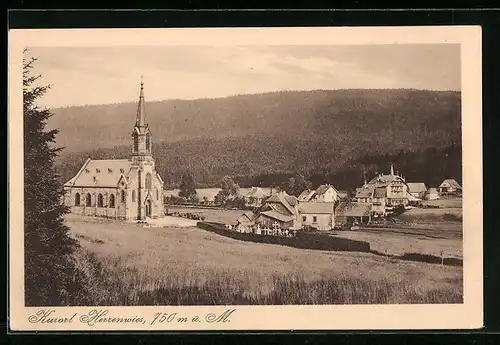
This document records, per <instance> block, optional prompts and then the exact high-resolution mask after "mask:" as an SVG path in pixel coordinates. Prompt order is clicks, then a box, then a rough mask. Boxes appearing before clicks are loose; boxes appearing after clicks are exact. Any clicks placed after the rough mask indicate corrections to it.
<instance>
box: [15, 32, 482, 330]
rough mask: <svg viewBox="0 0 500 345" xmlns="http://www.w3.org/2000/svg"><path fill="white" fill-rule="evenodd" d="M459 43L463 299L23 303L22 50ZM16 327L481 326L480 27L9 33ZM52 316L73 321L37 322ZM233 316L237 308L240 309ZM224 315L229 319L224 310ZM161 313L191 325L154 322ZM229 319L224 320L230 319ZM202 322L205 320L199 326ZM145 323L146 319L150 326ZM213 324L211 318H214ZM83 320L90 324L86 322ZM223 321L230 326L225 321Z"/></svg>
mask: <svg viewBox="0 0 500 345" xmlns="http://www.w3.org/2000/svg"><path fill="white" fill-rule="evenodd" d="M432 43H435V44H443V43H459V44H461V61H462V71H461V76H462V84H461V86H462V88H461V91H462V145H463V159H462V161H463V211H464V214H463V222H464V223H463V224H464V227H463V228H464V236H463V258H464V265H463V272H464V303H463V304H442V305H432V304H431V305H324V306H172V307H168V306H166V307H165V306H164V307H161V306H154V307H54V308H34V307H24V264H23V262H24V254H23V253H24V251H23V248H24V247H23V237H24V236H23V233H24V230H23V228H24V226H23V219H24V216H23V193H24V188H23V135H22V133H23V121H22V55H23V48H24V47H35V46H37V47H40V46H47V47H49V46H50V47H54V46H59V47H62V46H80V47H85V46H88V47H95V46H110V45H114V46H118V45H121V46H141V45H142V46H160V45H161V46H163V45H172V46H176V45H192V46H197V45H198V46H199V45H205V46H207V45H211V46H221V45H228V46H231V45H233V46H234V45H240V46H243V45H344V44H346V45H355V44H357V45H362V44H432ZM8 54H9V89H8V94H9V103H8V105H9V108H8V109H9V123H8V127H9V132H8V135H9V136H8V138H9V146H8V152H9V194H10V195H9V205H10V207H9V222H10V224H9V225H10V226H9V241H10V242H9V272H10V277H9V293H10V295H9V306H10V310H9V323H10V328H11V330H12V331H16V330H19V331H43V330H47V331H63V330H64V331H66V330H73V331H77V330H81V331H102V330H114V331H125V330H170V331H179V330H192V331H201V330H292V329H293V330H377V329H378V330H399V329H415V330H418V329H458V328H460V329H475V328H480V327H482V325H483V248H482V247H483V246H482V243H483V232H482V229H483V226H482V121H481V117H482V89H481V27H479V26H439V27H438V26H434V27H432V26H425V27H424V26H421V27H337V28H325V27H318V28H252V29H250V28H232V29H226V28H209V29H208V28H203V29H91V30H86V29H85V30H81V29H69V30H66V29H65V30H11V31H10V32H9V52H8ZM42 309H44V310H48V311H50V310H54V312H53V313H54V315H57V317H61V318H63V317H66V318H71V317H73V319H72V320H74V322H71V323H51V324H40V323H33V322H30V316H31V315H35V314H36V313H37V312H39V311H40V310H42ZM92 310H107V311H108V314H107V317H110V316H119V317H131V318H133V317H136V318H140V317H142V318H143V319H144V320H145V321H146V322H144V323H142V322H139V323H130V324H116V323H115V324H109V323H95V324H93V325H90V324H89V323H88V322H87V323H86V322H82V318H83V319H85V318H84V316H85V315H87V314H88V313H89V312H91V311H92ZM233 310H234V311H233ZM225 312H226V314H224V313H225ZM155 313H167V314H171V313H177V317H185V318H187V319H188V320H189V322H187V323H179V322H167V321H166V320H165V321H164V322H162V323H160V322H157V323H154V324H150V322H149V321H150V320H151V319H152V318H153V317H154V315H155ZM224 316H227V317H226V318H225V320H224ZM195 317H198V318H199V319H201V320H200V321H199V322H195V321H193V320H194V318H195ZM146 319H147V320H146ZM210 320H212V322H210ZM83 321H85V320H83ZM224 321H226V322H224Z"/></svg>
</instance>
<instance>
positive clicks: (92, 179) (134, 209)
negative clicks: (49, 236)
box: [64, 82, 164, 220]
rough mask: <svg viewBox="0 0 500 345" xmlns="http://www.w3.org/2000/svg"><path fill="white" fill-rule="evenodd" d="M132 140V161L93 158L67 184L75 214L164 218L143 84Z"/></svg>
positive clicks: (67, 199) (66, 197) (66, 200)
mask: <svg viewBox="0 0 500 345" xmlns="http://www.w3.org/2000/svg"><path fill="white" fill-rule="evenodd" d="M132 139H133V140H132V154H131V157H130V158H129V159H109V160H92V159H90V158H89V159H87V161H86V162H85V163H84V164H83V166H82V167H81V169H80V170H79V171H78V173H77V174H76V175H75V176H74V177H73V178H71V179H70V180H69V181H68V182H66V183H65V184H64V191H65V194H64V204H65V205H66V206H68V207H69V208H70V211H71V213H74V214H79V215H87V216H97V217H108V218H115V219H137V220H145V219H146V218H158V217H163V216H164V211H163V207H164V206H163V180H162V179H161V177H160V175H159V174H158V172H157V171H156V168H155V161H154V159H153V154H152V135H151V131H150V129H149V126H148V124H147V123H146V114H145V101H144V86H143V83H142V82H141V89H140V95H139V103H138V107H137V114H136V121H135V125H134V128H133V131H132Z"/></svg>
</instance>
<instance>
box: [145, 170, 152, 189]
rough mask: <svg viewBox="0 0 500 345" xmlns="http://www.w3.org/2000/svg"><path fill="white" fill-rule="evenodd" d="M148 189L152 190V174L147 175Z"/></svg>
mask: <svg viewBox="0 0 500 345" xmlns="http://www.w3.org/2000/svg"><path fill="white" fill-rule="evenodd" d="M146 189H151V173H147V174H146Z"/></svg>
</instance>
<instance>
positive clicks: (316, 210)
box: [299, 202, 335, 214]
mask: <svg viewBox="0 0 500 345" xmlns="http://www.w3.org/2000/svg"><path fill="white" fill-rule="evenodd" d="M334 205H335V204H334V203H333V202H301V203H300V204H299V212H300V213H308V214H333V210H334Z"/></svg>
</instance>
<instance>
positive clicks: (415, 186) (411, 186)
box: [407, 182, 427, 199]
mask: <svg viewBox="0 0 500 345" xmlns="http://www.w3.org/2000/svg"><path fill="white" fill-rule="evenodd" d="M407 184H408V192H409V193H410V194H411V195H412V196H413V197H415V198H419V199H422V198H423V197H424V194H425V192H426V191H427V187H426V186H425V183H423V182H408V183H407Z"/></svg>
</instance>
